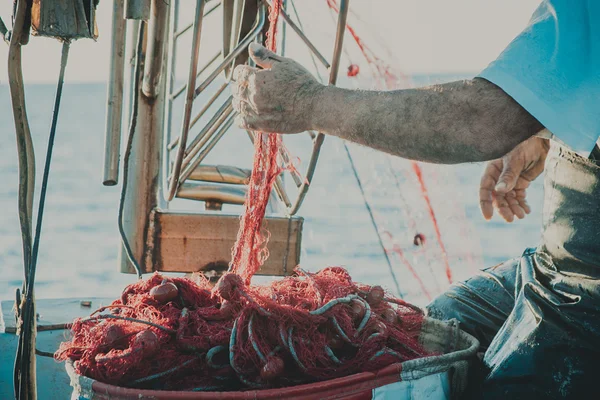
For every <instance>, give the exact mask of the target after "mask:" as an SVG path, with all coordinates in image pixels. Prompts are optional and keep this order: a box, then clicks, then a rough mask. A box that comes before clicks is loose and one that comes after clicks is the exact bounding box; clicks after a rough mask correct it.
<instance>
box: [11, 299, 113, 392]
mask: <svg viewBox="0 0 600 400" xmlns="http://www.w3.org/2000/svg"><path fill="white" fill-rule="evenodd" d="M112 301H113V299H108V298H86V299H83V298H82V299H49V300H43V299H40V300H37V301H36V306H37V313H38V314H39V318H38V335H37V349H38V350H40V351H42V352H47V353H54V352H55V351H56V349H58V346H59V344H60V343H61V342H63V341H64V340H65V339H66V338H67V337H68V334H69V331H68V330H66V329H64V326H65V324H67V323H69V322H71V321H72V320H73V319H74V318H77V317H85V316H87V315H89V314H90V313H91V312H92V311H94V310H96V309H97V308H99V307H101V306H103V305H107V304H110V303H111V302H112ZM87 302H90V303H89V306H87V304H88V303H87ZM0 307H1V309H2V312H1V313H0V332H1V333H0V399H11V398H14V394H13V385H12V382H13V371H14V362H15V354H16V352H17V344H18V339H19V338H18V336H17V335H16V325H15V316H14V311H13V307H14V302H13V301H2V302H1V303H0ZM36 362H37V392H38V399H40V400H54V399H56V400H64V399H70V398H71V395H72V388H71V386H70V384H69V381H70V380H69V376H68V375H67V372H66V370H65V365H64V363H59V362H57V361H55V360H54V359H53V358H50V357H46V356H41V355H37V356H36Z"/></svg>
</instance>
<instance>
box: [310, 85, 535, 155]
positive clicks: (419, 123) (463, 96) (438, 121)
mask: <svg viewBox="0 0 600 400" xmlns="http://www.w3.org/2000/svg"><path fill="white" fill-rule="evenodd" d="M313 116H314V118H313V126H314V128H315V129H316V130H319V131H321V132H323V133H327V134H331V135H335V136H338V137H341V138H343V139H346V140H350V141H353V142H356V143H359V144H362V145H365V146H369V147H372V148H375V149H378V150H381V151H385V152H387V153H390V154H394V155H397V156H400V157H404V158H409V159H413V160H419V161H425V162H433V163H444V164H453V163H462V162H475V161H486V160H492V159H496V158H499V157H501V156H503V155H504V154H506V153H508V152H509V151H510V150H512V149H513V148H514V147H515V146H516V145H518V144H519V143H521V142H522V141H523V140H526V139H528V138H529V137H531V136H533V135H534V134H536V133H537V132H539V131H540V130H542V129H543V126H542V125H541V124H540V123H539V122H538V121H537V120H536V119H535V118H534V117H532V116H531V115H530V114H529V113H528V112H527V111H525V110H524V109H523V108H522V107H521V106H520V105H519V104H518V103H516V102H515V101H514V100H513V99H512V98H511V97H510V96H508V95H507V94H506V93H505V92H504V91H503V90H502V89H500V88H498V87H497V86H496V85H494V84H492V83H490V82H488V81H486V80H483V79H473V80H471V81H458V82H451V83H446V84H442V85H435V86H431V87H427V88H421V89H408V90H396V91H389V92H375V91H355V90H345V89H340V88H335V87H327V88H326V89H324V90H323V91H322V92H321V94H320V95H319V96H318V98H317V99H316V101H315V102H314V110H313Z"/></svg>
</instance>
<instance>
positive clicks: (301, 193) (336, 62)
mask: <svg viewBox="0 0 600 400" xmlns="http://www.w3.org/2000/svg"><path fill="white" fill-rule="evenodd" d="M349 3H350V0H341V1H340V10H339V13H338V21H337V30H336V35H335V46H334V48H333V59H332V61H331V69H330V70H329V84H330V85H335V83H336V81H337V77H338V70H339V67H340V59H341V57H342V47H343V45H344V32H345V31H346V20H347V18H348V9H349ZM290 26H291V25H290ZM324 140H325V135H324V134H322V133H320V132H319V133H318V134H317V136H316V137H315V139H314V141H313V151H312V154H311V156H310V161H309V163H308V168H307V170H306V179H305V180H304V183H302V186H301V187H300V189H299V190H298V197H297V198H296V201H295V203H294V206H293V207H291V208H288V214H289V215H294V214H296V213H297V212H298V209H299V208H300V206H301V205H302V202H303V201H304V198H305V197H306V193H307V192H308V188H309V185H310V182H311V181H312V178H313V175H314V174H315V169H316V168H317V161H318V160H319V153H320V151H321V146H322V145H323V141H324Z"/></svg>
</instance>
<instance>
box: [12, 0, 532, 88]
mask: <svg viewBox="0 0 600 400" xmlns="http://www.w3.org/2000/svg"><path fill="white" fill-rule="evenodd" d="M181 1H182V4H186V5H192V4H194V3H195V2H194V1H193V0H181ZM0 3H2V4H0V16H1V17H2V19H3V20H4V21H5V23H7V25H8V24H9V22H10V13H11V9H12V2H10V1H6V0H5V1H2V2H0ZM317 3H325V0H296V4H297V7H298V9H299V10H300V14H301V15H307V16H308V18H307V20H308V19H309V20H310V21H309V22H312V26H314V27H316V28H315V30H318V26H319V24H321V23H329V24H330V23H331V19H330V17H329V16H328V15H326V14H327V13H326V12H325V11H326V9H325V8H323V7H318V6H319V5H320V4H317ZM539 3H540V0H454V1H451V0H351V2H350V7H351V9H352V10H353V11H354V12H355V13H356V15H360V18H361V20H362V21H363V22H364V24H361V26H362V25H364V26H367V27H369V28H370V29H371V31H373V32H374V33H373V34H374V35H377V37H379V38H382V40H384V41H385V45H386V47H387V48H388V49H389V50H390V52H391V53H393V56H394V59H395V62H396V63H398V64H399V67H400V68H401V70H402V72H404V73H406V74H436V73H451V74H452V73H458V74H460V73H477V72H478V71H480V70H482V69H483V68H485V66H486V65H487V64H488V63H489V62H491V61H492V60H494V59H495V58H496V57H497V56H498V54H499V53H500V52H501V51H502V50H503V49H504V47H505V46H506V45H507V44H508V43H509V42H510V41H511V40H512V39H513V38H514V37H515V36H516V35H517V34H518V33H519V32H520V31H521V30H522V29H523V28H524V27H525V26H526V24H527V21H528V20H529V17H530V16H531V14H532V13H533V11H534V9H535V8H536V7H537V5H538V4H539ZM321 11H322V12H321ZM111 14H112V1H110V0H101V1H100V4H99V7H98V11H97V21H98V27H99V32H100V37H99V38H98V40H97V42H94V41H92V40H80V41H78V42H75V43H74V44H73V45H72V46H71V53H70V59H69V66H68V70H67V78H66V79H67V81H77V82H82V81H83V82H92V81H93V82H99V81H106V79H107V78H108V63H109V50H110V30H111ZM352 18H353V17H352V16H351V18H350V21H352ZM309 25H310V24H309ZM325 36H326V35H325ZM327 39H328V38H327V37H325V38H324V37H323V35H320V36H319V35H315V36H313V40H314V41H315V42H317V43H318V42H319V41H326V40H327ZM329 41H331V39H330V38H329ZM7 54H8V46H5V45H0V59H2V60H6V59H7ZM23 57H24V66H23V69H24V76H25V80H26V81H27V82H55V81H56V77H57V76H58V70H59V61H60V44H59V43H58V42H57V41H55V40H52V39H46V38H37V37H33V38H32V39H31V41H30V44H29V45H27V46H26V47H25V48H24V56H23ZM6 69H7V67H6V62H2V63H1V64H0V84H3V83H6V79H7V73H6Z"/></svg>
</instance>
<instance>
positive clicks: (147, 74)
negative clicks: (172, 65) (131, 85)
mask: <svg viewBox="0 0 600 400" xmlns="http://www.w3.org/2000/svg"><path fill="white" fill-rule="evenodd" d="M168 11H169V10H168V5H167V2H165V1H164V0H152V9H151V15H152V18H150V21H149V24H148V44H147V47H146V62H145V63H144V80H143V82H142V91H143V92H144V95H145V96H146V97H149V98H154V97H156V94H157V91H158V86H159V83H160V80H161V79H163V74H161V70H162V66H163V58H164V57H163V53H164V51H165V40H164V38H166V37H168V32H165V31H164V30H165V29H167V26H168V24H167V16H168V14H169V12H168Z"/></svg>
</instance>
